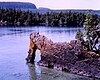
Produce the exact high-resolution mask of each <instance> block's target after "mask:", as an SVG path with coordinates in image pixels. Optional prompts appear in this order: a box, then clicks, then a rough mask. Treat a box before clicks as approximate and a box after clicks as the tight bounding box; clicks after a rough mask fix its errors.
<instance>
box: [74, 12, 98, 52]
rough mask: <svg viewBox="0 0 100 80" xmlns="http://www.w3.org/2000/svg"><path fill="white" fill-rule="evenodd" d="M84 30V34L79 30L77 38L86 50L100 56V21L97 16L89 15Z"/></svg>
mask: <svg viewBox="0 0 100 80" xmlns="http://www.w3.org/2000/svg"><path fill="white" fill-rule="evenodd" d="M84 30H85V32H84V33H82V32H81V31H80V30H78V31H77V34H76V38H77V39H79V40H80V41H81V42H82V44H83V45H84V47H85V49H87V50H89V51H95V52H96V53H99V54H100V42H99V40H100V19H99V18H98V16H97V15H95V14H91V13H87V15H86V19H85V22H84Z"/></svg>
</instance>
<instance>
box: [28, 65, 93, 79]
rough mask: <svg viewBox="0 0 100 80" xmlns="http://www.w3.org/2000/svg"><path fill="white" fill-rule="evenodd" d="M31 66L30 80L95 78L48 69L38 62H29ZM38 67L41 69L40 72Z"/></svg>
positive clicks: (29, 66)
mask: <svg viewBox="0 0 100 80" xmlns="http://www.w3.org/2000/svg"><path fill="white" fill-rule="evenodd" d="M27 65H28V68H29V74H30V80H93V79H89V78H87V77H82V76H77V75H74V74H69V73H64V72H61V71H56V70H53V69H48V68H45V67H41V66H36V64H35V65H34V64H27ZM37 69H40V70H39V72H38V70H37Z"/></svg>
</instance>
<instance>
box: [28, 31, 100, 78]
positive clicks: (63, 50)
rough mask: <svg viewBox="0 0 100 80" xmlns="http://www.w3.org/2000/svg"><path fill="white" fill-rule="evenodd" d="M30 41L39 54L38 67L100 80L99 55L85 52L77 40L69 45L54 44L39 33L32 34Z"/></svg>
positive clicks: (64, 43) (63, 43)
mask: <svg viewBox="0 0 100 80" xmlns="http://www.w3.org/2000/svg"><path fill="white" fill-rule="evenodd" d="M30 39H32V41H33V43H34V44H35V45H36V48H37V49H39V50H40V52H41V60H40V61H39V62H38V64H39V65H41V66H45V67H50V68H54V69H57V70H62V71H67V72H70V73H75V74H79V75H84V76H89V77H93V78H100V55H99V54H96V53H95V52H90V51H85V50H84V47H83V45H82V44H81V42H80V41H79V40H72V41H70V42H69V43H67V42H56V43H54V42H53V41H51V40H49V39H48V38H47V37H45V36H44V35H40V34H39V33H32V35H31V36H30ZM34 44H33V45H34ZM33 49H34V48H33ZM31 53H32V52H31ZM34 53H35V52H34ZM28 59H30V58H28Z"/></svg>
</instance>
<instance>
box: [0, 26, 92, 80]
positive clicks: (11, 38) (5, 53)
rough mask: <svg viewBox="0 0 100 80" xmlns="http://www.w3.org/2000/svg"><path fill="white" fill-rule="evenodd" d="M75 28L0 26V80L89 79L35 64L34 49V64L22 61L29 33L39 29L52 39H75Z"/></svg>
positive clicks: (57, 40) (37, 56)
mask: <svg viewBox="0 0 100 80" xmlns="http://www.w3.org/2000/svg"><path fill="white" fill-rule="evenodd" d="M77 29H78V28H65V27H63V28H62V27H58V28H57V27H43V26H41V27H39V26H35V27H28V26H27V27H0V80H93V79H90V78H88V77H82V76H78V75H75V74H70V73H65V72H62V71H56V70H53V69H49V68H46V67H41V66H38V65H37V62H38V61H39V60H40V59H41V58H40V52H39V51H38V50H37V51H36V58H35V64H34V65H32V64H26V61H25V58H26V57H27V54H28V53H27V51H28V49H29V35H30V33H31V32H40V34H43V35H45V36H47V37H48V38H49V39H51V40H53V41H54V42H64V41H70V40H73V39H75V33H76V31H77ZM81 29H82V28H81Z"/></svg>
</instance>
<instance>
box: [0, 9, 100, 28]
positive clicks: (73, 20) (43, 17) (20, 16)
mask: <svg viewBox="0 0 100 80" xmlns="http://www.w3.org/2000/svg"><path fill="white" fill-rule="evenodd" d="M86 15H87V12H72V11H67V12H47V13H44V14H42V13H39V12H35V13H34V12H32V11H23V10H16V9H0V25H1V26H78V27H79V26H81V27H82V26H83V25H84V22H85V20H86ZM92 16H93V17H94V20H93V21H95V20H98V21H100V16H98V15H97V14H92Z"/></svg>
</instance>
